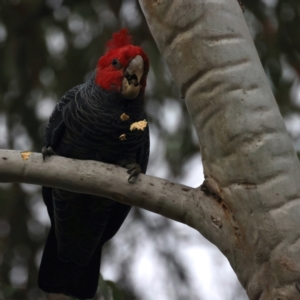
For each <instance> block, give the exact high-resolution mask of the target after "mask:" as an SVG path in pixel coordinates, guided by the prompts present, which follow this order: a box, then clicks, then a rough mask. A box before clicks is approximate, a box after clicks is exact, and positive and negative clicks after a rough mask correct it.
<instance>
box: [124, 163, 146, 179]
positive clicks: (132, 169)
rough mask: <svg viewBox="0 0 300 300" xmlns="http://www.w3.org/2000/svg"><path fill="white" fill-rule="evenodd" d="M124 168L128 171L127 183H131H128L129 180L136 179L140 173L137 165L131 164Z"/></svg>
mask: <svg viewBox="0 0 300 300" xmlns="http://www.w3.org/2000/svg"><path fill="white" fill-rule="evenodd" d="M126 168H127V169H128V170H127V173H128V174H129V175H130V176H129V177H128V182H129V183H133V181H130V179H131V178H133V177H137V176H138V175H139V174H140V173H141V171H142V170H141V167H140V165H139V164H137V163H133V164H129V165H127V166H126Z"/></svg>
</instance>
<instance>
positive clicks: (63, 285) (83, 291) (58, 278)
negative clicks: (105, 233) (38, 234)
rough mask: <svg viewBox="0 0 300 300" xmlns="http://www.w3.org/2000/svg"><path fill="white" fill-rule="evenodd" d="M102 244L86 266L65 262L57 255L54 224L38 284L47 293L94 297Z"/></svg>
mask: <svg viewBox="0 0 300 300" xmlns="http://www.w3.org/2000/svg"><path fill="white" fill-rule="evenodd" d="M101 248H102V247H101V245H99V246H98V247H97V249H96V251H95V252H94V254H93V257H92V259H91V260H90V262H89V263H88V264H87V265H86V266H79V265H77V264H75V263H74V262H63V261H61V260H60V259H59V258H58V257H57V240H56V237H55V231H54V228H53V226H52V227H51V229H50V232H49V236H48V239H47V242H46V245H45V249H44V253H43V257H42V261H41V266H40V270H39V277H38V286H39V288H40V289H42V290H43V291H45V292H47V293H56V294H65V295H69V296H71V297H74V298H78V299H90V298H93V297H94V295H95V293H96V291H97V287H98V280H99V269H100V257H101Z"/></svg>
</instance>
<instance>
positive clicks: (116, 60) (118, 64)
mask: <svg viewBox="0 0 300 300" xmlns="http://www.w3.org/2000/svg"><path fill="white" fill-rule="evenodd" d="M111 64H112V65H113V66H114V67H116V68H119V67H120V62H119V60H118V59H116V58H114V59H113V60H112V61H111Z"/></svg>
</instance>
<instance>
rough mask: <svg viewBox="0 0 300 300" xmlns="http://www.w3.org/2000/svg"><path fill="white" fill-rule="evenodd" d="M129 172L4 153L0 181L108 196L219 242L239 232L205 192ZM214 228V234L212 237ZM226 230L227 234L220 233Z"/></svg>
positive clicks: (92, 163)
mask: <svg viewBox="0 0 300 300" xmlns="http://www.w3.org/2000/svg"><path fill="white" fill-rule="evenodd" d="M127 178H128V174H127V172H126V169H124V168H121V167H119V166H116V165H111V164H105V163H101V162H96V161H87V160H76V159H69V158H65V157H61V156H51V157H49V158H47V159H46V162H44V161H43V159H42V155H41V154H38V153H32V152H20V151H14V150H0V182H18V183H30V184H37V185H43V186H49V187H54V188H60V189H64V190H68V191H72V192H76V193H84V194H92V195H97V196H103V197H107V198H110V199H113V200H115V201H118V202H122V203H125V204H128V205H132V206H137V207H140V208H144V209H147V210H149V211H152V212H154V213H158V214H160V215H162V216H165V217H167V218H170V219H173V220H175V221H178V222H181V223H184V224H187V225H189V226H191V227H193V228H195V229H197V230H200V231H201V232H202V233H203V234H204V235H205V236H207V237H208V238H209V239H211V237H213V239H220V236H219V235H220V234H223V233H224V230H226V231H227V232H228V234H229V233H230V232H231V231H232V230H234V228H233V227H232V225H231V224H230V223H229V222H226V221H225V222H224V221H221V220H226V218H225V214H224V210H223V208H222V205H221V204H220V203H219V201H218V200H217V199H216V198H215V197H213V196H209V195H206V194H205V193H204V192H203V191H201V189H200V188H196V189H194V188H190V187H187V186H184V185H181V184H174V183H171V182H168V181H166V180H163V179H159V178H155V177H152V176H146V175H143V174H140V175H139V176H138V178H137V180H136V182H135V183H133V184H132V183H128V181H127ZM212 228H214V234H208V233H209V232H211V230H212ZM221 228H223V230H220V229H221Z"/></svg>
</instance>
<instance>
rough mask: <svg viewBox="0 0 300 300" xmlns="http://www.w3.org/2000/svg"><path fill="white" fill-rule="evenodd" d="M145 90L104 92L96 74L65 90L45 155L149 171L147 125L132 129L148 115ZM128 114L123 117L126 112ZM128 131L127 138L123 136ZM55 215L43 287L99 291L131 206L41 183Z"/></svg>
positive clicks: (79, 293)
mask: <svg viewBox="0 0 300 300" xmlns="http://www.w3.org/2000/svg"><path fill="white" fill-rule="evenodd" d="M143 105H144V103H143V92H141V93H140V94H139V95H138V96H137V97H136V98H135V99H132V100H128V99H124V98H123V97H122V95H121V94H120V93H118V92H116V91H105V90H103V89H102V88H101V87H100V86H98V85H97V84H96V83H95V75H94V76H92V78H91V79H90V80H89V81H88V82H87V83H86V84H83V85H79V86H76V87H75V88H73V89H71V90H70V91H69V92H67V93H66V94H65V96H64V97H63V98H62V99H61V100H60V102H59V103H58V104H57V106H56V107H55V109H54V111H53V113H52V115H51V117H50V120H49V123H48V125H47V128H46V133H45V141H44V142H45V145H44V146H45V148H44V149H46V151H45V153H44V154H48V155H49V154H52V153H51V149H53V151H54V152H55V154H57V155H61V156H65V157H69V158H76V159H83V160H96V161H102V162H106V163H111V164H117V165H121V166H123V167H128V166H132V165H133V166H135V165H136V164H138V165H139V166H140V168H141V172H142V173H145V172H146V168H147V163H148V157H149V129H148V126H146V127H145V129H144V130H130V125H131V124H132V123H134V122H138V121H142V120H147V116H146V114H145V112H144V109H143ZM124 113H125V114H126V116H128V117H129V118H128V119H126V120H124V119H122V118H121V115H122V114H124ZM123 134H125V136H126V138H125V139H121V138H120V136H121V135H123ZM43 198H44V201H45V204H46V205H47V209H48V213H49V216H50V219H51V229H50V233H49V236H48V239H47V242H46V245H45V249H44V253H43V257H42V262H41V266H40V271H39V279H38V284H39V287H40V288H41V289H42V290H44V291H46V292H48V293H63V294H66V295H70V296H73V297H76V298H79V299H86V298H92V297H93V296H94V295H95V292H96V290H97V285H98V279H99V269H100V256H101V249H102V246H103V244H104V243H105V242H106V241H107V240H109V239H110V238H112V237H113V236H114V235H115V233H116V232H117V231H118V230H119V228H120V226H121V225H122V223H123V221H124V219H125V218H126V216H127V214H128V212H129V210H130V206H128V205H125V204H121V203H118V202H115V201H112V200H110V199H107V198H101V197H96V196H92V195H86V194H77V193H72V192H68V191H64V190H60V189H53V188H49V187H43Z"/></svg>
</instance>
